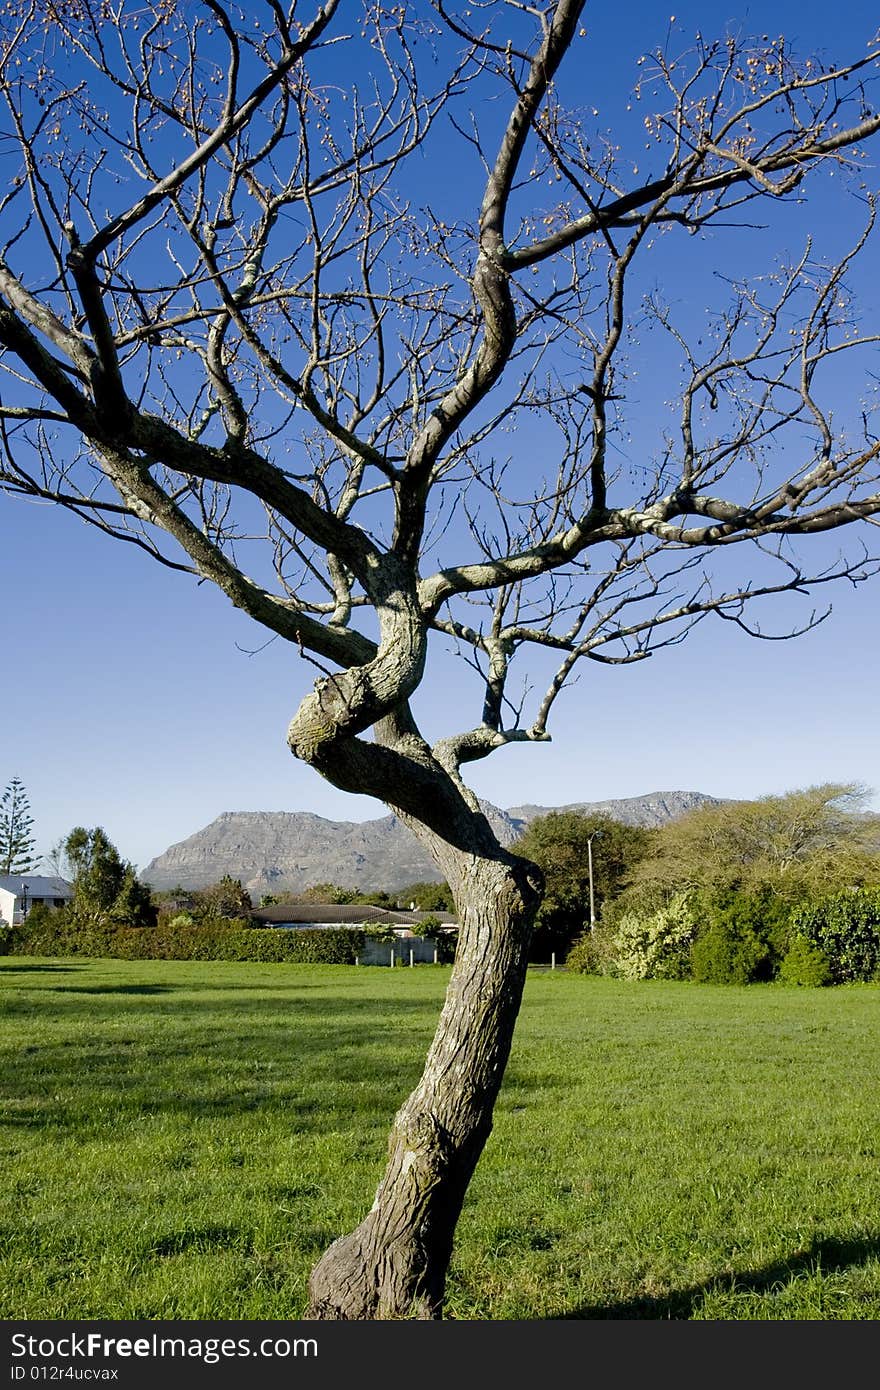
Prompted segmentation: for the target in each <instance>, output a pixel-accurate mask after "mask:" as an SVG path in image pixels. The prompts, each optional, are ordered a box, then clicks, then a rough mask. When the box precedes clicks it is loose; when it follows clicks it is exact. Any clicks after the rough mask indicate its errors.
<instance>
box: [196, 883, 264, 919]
mask: <svg viewBox="0 0 880 1390" xmlns="http://www.w3.org/2000/svg"><path fill="white" fill-rule="evenodd" d="M198 902H199V907H200V910H201V912H202V913H204V914H205V915H207V916H209V917H248V916H249V915H250V912H251V909H252V907H253V905H254V904H253V900H252V898H251V895H250V893H249V892H248V891H247V889H246V888H245V887H244V886H243V885H242V881H241V879H240V878H233V877H232V875H231V874H224V875H223V877H222V878H221V879H220V880H219V882H217V883H214V884H212V885H211V887H210V888H203V889H202V890H201V892H200V893H199V894H198Z"/></svg>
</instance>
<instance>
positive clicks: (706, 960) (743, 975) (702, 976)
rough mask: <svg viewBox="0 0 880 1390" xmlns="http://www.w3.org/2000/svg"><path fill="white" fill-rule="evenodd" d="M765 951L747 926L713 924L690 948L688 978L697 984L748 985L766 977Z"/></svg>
mask: <svg viewBox="0 0 880 1390" xmlns="http://www.w3.org/2000/svg"><path fill="white" fill-rule="evenodd" d="M768 959H769V957H768V952H767V947H766V944H765V943H764V942H762V941H761V940H760V938H759V937H758V936H756V935H755V933H754V932H753V931H751V930H750V929H749V928H748V927H742V926H738V925H736V924H733V923H730V922H713V923H712V925H711V926H709V927H706V928H705V929H704V930H701V931H700V934H699V936H697V937H696V938H695V940H694V941H693V943H692V945H691V976H692V977H693V979H695V980H697V981H698V982H699V983H700V984H707V985H749V984H751V983H752V982H753V981H754V980H760V979H767V978H768V970H767V966H768Z"/></svg>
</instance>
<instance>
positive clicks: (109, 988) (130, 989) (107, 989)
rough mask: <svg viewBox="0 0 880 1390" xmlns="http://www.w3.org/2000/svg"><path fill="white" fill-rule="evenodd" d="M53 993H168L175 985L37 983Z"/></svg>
mask: <svg viewBox="0 0 880 1390" xmlns="http://www.w3.org/2000/svg"><path fill="white" fill-rule="evenodd" d="M34 988H35V989H44V990H51V991H52V993H53V994H168V993H170V991H171V990H173V989H174V988H175V986H174V985H35V986H34Z"/></svg>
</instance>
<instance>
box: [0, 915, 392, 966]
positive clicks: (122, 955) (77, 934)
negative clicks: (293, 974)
mask: <svg viewBox="0 0 880 1390" xmlns="http://www.w3.org/2000/svg"><path fill="white" fill-rule="evenodd" d="M363 945H364V934H363V932H361V931H352V930H349V929H346V928H335V929H334V928H328V929H326V930H325V929H321V930H308V929H300V928H296V929H292V930H284V929H280V928H278V929H274V930H273V929H269V930H256V929H254V928H252V927H249V926H247V925H246V924H245V922H244V921H239V922H234V921H228V920H217V921H215V922H212V923H200V924H198V925H193V924H191V923H188V922H186V921H182V920H180V919H177V920H176V921H171V922H166V923H165V924H164V925H162V926H157V927H121V926H114V925H95V924H92V925H86V926H83V925H80V924H78V923H77V922H76V920H75V919H74V918H73V917H72V915H71V914H70V913H69V912H67V911H66V910H65V909H63V908H62V909H59V910H58V911H57V912H52V911H45V912H42V913H38V912H37V909H36V908H34V909H33V910H32V911H31V913H30V914H29V915H28V919H27V921H26V922H25V923H24V924H23V925H22V926H20V927H16V928H15V931H14V933H13V941H12V945H11V947H10V953H12V954H17V955H29V956H30V955H39V956H109V957H115V958H116V959H121V960H229V961H247V960H252V961H265V962H276V961H278V962H280V961H292V962H300V963H302V964H313V965H318V964H323V965H353V964H354V960H355V956H356V955H358V953H359V952H360V951H362V950H363Z"/></svg>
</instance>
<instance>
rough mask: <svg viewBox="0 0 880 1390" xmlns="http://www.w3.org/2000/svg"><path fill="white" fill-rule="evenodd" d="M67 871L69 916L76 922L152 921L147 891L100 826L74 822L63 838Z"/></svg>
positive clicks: (143, 924) (139, 922)
mask: <svg viewBox="0 0 880 1390" xmlns="http://www.w3.org/2000/svg"><path fill="white" fill-rule="evenodd" d="M64 856H65V861H66V864H67V869H68V874H69V876H70V878H71V879H72V881H73V904H72V909H73V915H74V917H75V918H76V919H77V920H78V921H80V922H99V921H102V920H105V919H109V920H113V921H119V922H125V923H126V924H127V925H129V926H147V925H152V923H153V922H154V921H155V913H154V909H153V904H152V900H151V897H150V890H149V888H147V887H146V886H145V885H144V884H142V883H141V882H140V881H139V880H138V877H137V874H136V873H135V870H134V867H133V865H131V864H129V863H128V862H127V861H126V860H124V859H122V858H121V856H120V854H119V851H118V850H117V848H116V846H115V845H114V844H112V842H111V841H110V839H109V838H108V836H107V834H106V832H105V831H104V830H103V829H102V827H101V826H95V828H94V829H92V830H87V829H86V828H85V826H82V825H78V826H75V827H74V829H73V830H71V832H70V834H69V835H68V836H67V839H66V840H65V841H64Z"/></svg>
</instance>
